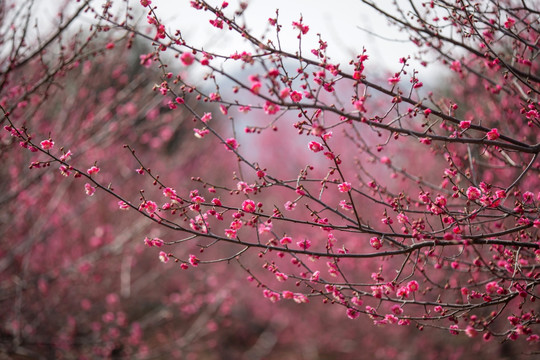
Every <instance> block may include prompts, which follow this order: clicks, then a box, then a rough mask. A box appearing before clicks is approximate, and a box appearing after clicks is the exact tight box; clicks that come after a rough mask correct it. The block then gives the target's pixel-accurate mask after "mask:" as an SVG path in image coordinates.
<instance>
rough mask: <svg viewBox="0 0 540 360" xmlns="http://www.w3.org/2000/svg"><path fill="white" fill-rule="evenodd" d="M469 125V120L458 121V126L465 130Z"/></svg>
mask: <svg viewBox="0 0 540 360" xmlns="http://www.w3.org/2000/svg"><path fill="white" fill-rule="evenodd" d="M470 127H471V121H470V120H464V121H461V122H460V123H459V128H460V129H462V130H467V129H468V128H470Z"/></svg>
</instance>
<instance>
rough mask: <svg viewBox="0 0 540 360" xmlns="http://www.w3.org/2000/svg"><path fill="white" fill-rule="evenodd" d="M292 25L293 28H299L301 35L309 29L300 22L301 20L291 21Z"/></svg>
mask: <svg viewBox="0 0 540 360" xmlns="http://www.w3.org/2000/svg"><path fill="white" fill-rule="evenodd" d="M292 25H293V26H294V27H295V28H297V29H298V30H300V32H301V33H302V34H303V35H306V34H307V32H308V31H309V26H307V25H304V24H302V23H301V22H296V21H293V23H292Z"/></svg>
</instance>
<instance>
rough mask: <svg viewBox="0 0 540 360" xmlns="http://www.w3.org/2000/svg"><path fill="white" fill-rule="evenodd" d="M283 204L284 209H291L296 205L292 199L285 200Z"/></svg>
mask: <svg viewBox="0 0 540 360" xmlns="http://www.w3.org/2000/svg"><path fill="white" fill-rule="evenodd" d="M284 206H285V210H288V211H293V210H294V208H295V207H296V203H293V202H292V201H287V202H286V203H285V205H284Z"/></svg>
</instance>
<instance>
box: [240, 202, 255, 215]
mask: <svg viewBox="0 0 540 360" xmlns="http://www.w3.org/2000/svg"><path fill="white" fill-rule="evenodd" d="M255 209H256V207H255V202H254V201H253V200H244V202H243V203H242V210H243V211H245V212H247V213H252V212H255Z"/></svg>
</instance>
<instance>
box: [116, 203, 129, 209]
mask: <svg viewBox="0 0 540 360" xmlns="http://www.w3.org/2000/svg"><path fill="white" fill-rule="evenodd" d="M118 207H119V208H120V210H129V205H128V204H126V203H125V202H124V201H119V202H118Z"/></svg>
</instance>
